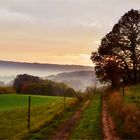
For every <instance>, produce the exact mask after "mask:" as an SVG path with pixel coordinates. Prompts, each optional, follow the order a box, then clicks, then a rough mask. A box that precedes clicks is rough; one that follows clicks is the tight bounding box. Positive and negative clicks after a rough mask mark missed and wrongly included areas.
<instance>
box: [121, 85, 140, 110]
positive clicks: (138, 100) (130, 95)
mask: <svg viewBox="0 0 140 140" xmlns="http://www.w3.org/2000/svg"><path fill="white" fill-rule="evenodd" d="M124 99H125V101H126V102H127V103H134V104H136V106H137V107H139V108H140V85H135V86H130V87H126V88H125V95H124Z"/></svg>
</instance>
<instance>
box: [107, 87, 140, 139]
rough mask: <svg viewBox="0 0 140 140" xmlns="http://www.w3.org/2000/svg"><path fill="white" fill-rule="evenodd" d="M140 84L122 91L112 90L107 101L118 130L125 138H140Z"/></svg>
mask: <svg viewBox="0 0 140 140" xmlns="http://www.w3.org/2000/svg"><path fill="white" fill-rule="evenodd" d="M139 89H140V85H136V86H130V87H126V88H125V89H124V93H125V94H124V95H122V92H117V91H112V92H110V93H111V94H110V95H108V98H107V101H108V106H109V110H110V113H111V114H112V116H113V119H114V121H115V123H116V126H117V130H118V132H119V134H120V135H121V137H122V138H123V139H139V138H140V133H139V130H140V94H139V93H138V91H139Z"/></svg>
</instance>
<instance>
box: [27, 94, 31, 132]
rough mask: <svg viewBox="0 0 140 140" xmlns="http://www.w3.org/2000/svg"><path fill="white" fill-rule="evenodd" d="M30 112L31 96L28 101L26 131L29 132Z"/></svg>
mask: <svg viewBox="0 0 140 140" xmlns="http://www.w3.org/2000/svg"><path fill="white" fill-rule="evenodd" d="M30 111H31V96H29V99H28V131H29V132H30Z"/></svg>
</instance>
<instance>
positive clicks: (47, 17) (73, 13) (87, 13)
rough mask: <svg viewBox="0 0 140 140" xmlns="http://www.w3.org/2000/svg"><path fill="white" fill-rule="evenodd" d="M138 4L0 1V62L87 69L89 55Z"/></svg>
mask: <svg viewBox="0 0 140 140" xmlns="http://www.w3.org/2000/svg"><path fill="white" fill-rule="evenodd" d="M139 7H140V1H139V0H133V1H132V0H123V1H121V0H107V1H104V0H76V1H75V0H53V1H50V0H42V1H40V0H20V1H19V0H12V1H11V0H1V1H0V60H8V61H16V62H17V61H19V62H32V63H34V62H38V63H52V64H76V65H88V66H92V65H93V63H92V61H91V60H90V55H91V52H92V51H96V50H97V48H98V47H99V44H100V41H101V39H102V38H103V37H104V36H105V34H107V33H108V32H110V31H111V29H112V27H113V25H114V24H115V23H117V22H118V20H119V19H120V17H121V16H122V15H123V14H124V13H125V12H127V11H129V10H130V9H132V8H134V9H139Z"/></svg>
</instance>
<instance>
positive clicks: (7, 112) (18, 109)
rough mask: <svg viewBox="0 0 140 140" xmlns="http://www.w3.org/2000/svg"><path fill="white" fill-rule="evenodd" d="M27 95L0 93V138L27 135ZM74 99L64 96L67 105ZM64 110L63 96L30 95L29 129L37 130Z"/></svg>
mask: <svg viewBox="0 0 140 140" xmlns="http://www.w3.org/2000/svg"><path fill="white" fill-rule="evenodd" d="M28 97H29V95H0V139H13V140H18V139H24V137H26V136H27V135H28V129H27V128H28V127H27V118H28V117H27V116H28V115H27V114H28V113H27V112H28ZM75 102H76V100H75V99H72V98H66V106H67V107H69V106H71V104H73V103H75ZM63 111H64V100H63V97H52V96H34V95H31V125H30V128H31V131H36V130H39V129H40V128H41V127H43V126H44V125H45V124H46V123H49V122H51V121H52V120H53V119H54V117H55V116H56V115H58V114H60V113H61V112H63Z"/></svg>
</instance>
